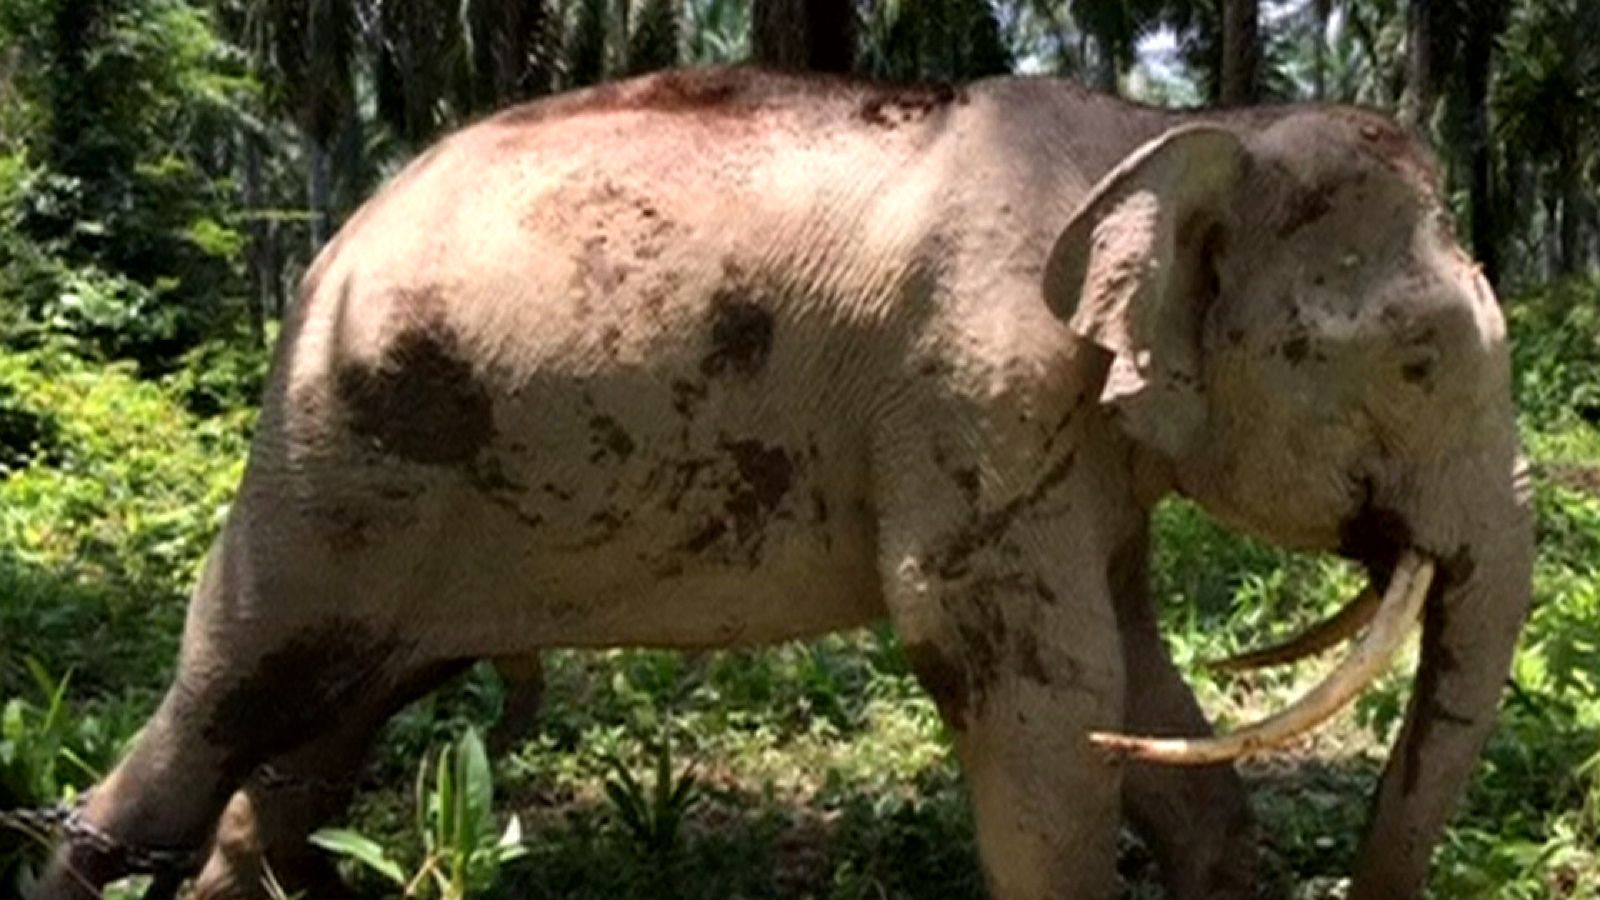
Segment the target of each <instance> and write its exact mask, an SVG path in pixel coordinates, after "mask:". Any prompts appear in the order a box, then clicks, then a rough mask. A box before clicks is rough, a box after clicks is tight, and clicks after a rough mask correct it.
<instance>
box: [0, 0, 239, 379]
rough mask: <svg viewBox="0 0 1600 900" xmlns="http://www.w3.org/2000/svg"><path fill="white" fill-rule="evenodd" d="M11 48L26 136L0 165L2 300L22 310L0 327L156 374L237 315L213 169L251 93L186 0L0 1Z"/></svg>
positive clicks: (235, 264)
mask: <svg viewBox="0 0 1600 900" xmlns="http://www.w3.org/2000/svg"><path fill="white" fill-rule="evenodd" d="M5 45H10V46H12V47H14V48H15V49H16V52H17V53H19V54H20V58H21V60H22V62H23V72H24V73H26V74H25V75H24V76H22V77H20V78H18V79H17V80H16V82H15V85H16V87H17V97H16V98H15V99H14V100H13V104H14V108H16V109H25V110H26V111H27V112H26V114H25V115H24V117H25V118H26V120H27V122H28V124H29V126H30V127H29V130H28V132H26V133H25V135H24V137H23V139H22V140H21V141H20V142H19V143H18V144H17V145H16V146H14V147H13V148H11V150H10V153H9V155H8V156H7V157H5V158H4V162H0V204H3V207H4V208H3V209H0V296H6V297H8V298H10V300H11V302H13V303H16V304H17V305H16V307H14V308H13V310H12V311H11V312H10V314H9V315H8V317H7V318H8V319H9V321H5V322H0V325H3V326H4V327H5V328H6V330H7V331H8V332H11V333H16V332H17V331H24V332H27V331H36V330H45V331H50V332H55V333H63V334H69V335H72V336H74V337H77V338H80V339H82V340H85V341H87V342H89V343H90V344H91V345H92V346H94V347H96V348H98V349H99V350H101V351H102V352H105V353H107V354H109V355H112V356H131V357H133V358H136V359H139V360H141V361H143V362H145V363H147V364H150V365H155V366H158V367H160V366H164V365H166V364H167V363H168V362H170V359H171V357H172V354H173V351H174V349H175V348H181V347H183V346H186V345H187V344H188V343H189V342H192V341H193V340H195V339H196V338H197V337H198V336H200V335H202V334H205V333H208V332H211V331H213V330H215V329H217V328H219V327H225V326H226V325H227V323H229V322H232V321H235V320H237V319H238V318H239V317H240V315H241V313H242V311H243V306H242V304H241V303H239V302H238V298H237V295H238V293H239V291H240V288H241V280H240V277H239V275H240V270H241V261H242V249H243V244H242V238H241V236H240V234H239V232H238V230H237V226H236V222H235V218H234V216H235V214H234V212H233V211H232V205H231V202H230V199H229V193H230V184H231V183H230V179H229V173H228V167H227V165H226V164H225V163H224V162H223V160H224V159H225V158H226V150H227V148H228V147H229V146H230V145H231V143H232V141H233V131H232V129H233V128H234V127H235V123H236V119H235V113H234V109H235V107H236V105H237V104H238V103H239V102H240V101H241V99H242V98H243V97H244V96H246V95H247V94H248V92H249V90H250V88H249V84H248V82H246V81H245V80H243V78H242V77H241V75H240V71H241V66H240V65H239V61H238V59H237V57H236V56H234V55H232V54H231V52H230V50H229V49H228V48H227V47H226V45H224V44H223V43H222V42H221V41H219V40H218V39H217V37H216V36H215V34H214V33H213V29H212V25H211V22H210V20H209V18H208V17H207V15H206V14H205V13H204V12H203V11H202V10H200V9H198V8H196V7H194V6H192V5H190V4H189V3H188V2H185V0H35V2H29V3H21V4H15V5H13V4H7V5H6V8H5V11H4V12H0V46H5ZM19 115H23V114H19Z"/></svg>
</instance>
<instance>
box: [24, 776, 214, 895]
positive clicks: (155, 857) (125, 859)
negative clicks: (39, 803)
mask: <svg viewBox="0 0 1600 900" xmlns="http://www.w3.org/2000/svg"><path fill="white" fill-rule="evenodd" d="M88 799H89V794H88V792H84V793H83V794H80V795H79V796H78V800H77V802H76V803H70V804H69V803H61V804H58V805H56V806H53V807H44V808H40V809H12V810H5V811H3V812H0V827H4V828H11V829H16V830H20V831H24V832H27V833H29V834H34V835H41V836H42V835H44V834H46V833H49V832H56V831H59V832H60V833H61V835H62V836H63V837H64V838H66V840H67V842H68V843H69V844H71V845H73V846H74V847H85V848H88V849H89V850H92V851H93V852H95V853H97V854H99V855H101V856H106V857H111V858H113V859H116V860H117V861H118V862H120V864H121V868H122V869H123V870H124V871H126V872H129V873H132V874H154V875H161V874H168V873H189V872H193V871H195V870H196V869H198V868H199V867H200V864H201V863H203V862H204V861H205V859H204V858H203V856H202V851H200V850H195V849H188V848H185V849H178V848H173V847H140V846H135V845H132V844H126V843H123V842H122V841H119V840H117V839H116V838H114V837H112V836H111V835H110V834H108V833H107V832H106V831H105V830H104V829H102V828H100V827H99V826H97V825H94V824H93V823H91V822H90V821H89V820H88V819H86V818H84V816H83V807H84V804H85V803H86V802H87V801H88Z"/></svg>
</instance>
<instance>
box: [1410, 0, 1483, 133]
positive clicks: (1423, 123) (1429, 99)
mask: <svg viewBox="0 0 1600 900" xmlns="http://www.w3.org/2000/svg"><path fill="white" fill-rule="evenodd" d="M1456 12H1457V7H1456V0H1411V5H1410V6H1409V7H1408V8H1407V11H1406V61H1407V71H1406V92H1405V95H1404V96H1402V97H1401V98H1400V120H1401V121H1403V122H1405V123H1406V124H1407V125H1409V126H1411V127H1412V128H1413V129H1415V130H1416V131H1419V132H1425V131H1426V130H1427V129H1428V127H1429V125H1430V123H1431V122H1432V121H1433V112H1434V109H1435V108H1437V107H1438V105H1439V94H1440V92H1441V90H1442V86H1443V85H1444V82H1445V73H1446V72H1447V71H1449V68H1450V65H1451V64H1452V62H1453V61H1454V57H1455V49H1456V48H1455V29H1454V28H1453V27H1452V25H1453V23H1454V21H1455V14H1456ZM1474 30H1475V31H1476V29H1474Z"/></svg>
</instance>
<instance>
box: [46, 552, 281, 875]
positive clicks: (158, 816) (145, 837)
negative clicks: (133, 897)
mask: <svg viewBox="0 0 1600 900" xmlns="http://www.w3.org/2000/svg"><path fill="white" fill-rule="evenodd" d="M222 555H223V552H222V542H218V545H217V546H216V547H214V548H213V550H212V555H211V557H210V559H208V561H207V564H206V567H205V570H204V572H203V573H202V575H201V579H200V584H199V586H198V587H197V589H196V599H195V603H196V604H200V603H205V602H208V598H209V597H213V596H215V595H218V594H220V593H223V592H225V591H227V590H228V587H229V586H228V584H227V575H226V571H225V570H226V568H227V566H226V564H225V561H224V560H223V559H222ZM235 696H237V695H236V693H235V688H234V686H233V685H232V684H231V682H230V681H229V680H227V679H226V678H225V677H224V673H222V672H221V671H219V670H217V669H216V668H215V667H212V666H208V665H205V664H204V663H203V662H202V661H201V660H200V659H198V658H197V656H196V655H195V654H193V653H191V652H189V649H188V648H187V647H186V649H185V653H184V656H183V658H182V659H181V660H180V661H179V671H178V674H177V677H176V678H175V680H174V682H173V684H172V686H171V687H170V688H169V689H168V691H167V694H166V696H165V698H164V699H163V700H162V702H161V705H160V707H159V708H158V709H157V710H156V713H155V715H154V716H152V717H151V719H150V720H149V722H147V723H146V725H145V727H144V729H143V731H142V732H141V733H140V735H139V738H138V740H137V742H136V743H135V744H134V746H133V748H132V750H131V751H130V752H129V753H128V755H127V757H126V758H124V759H123V760H122V762H121V763H119V764H118V765H117V767H116V768H115V769H114V770H112V772H111V773H110V774H109V775H108V776H107V777H106V778H105V779H104V780H103V781H102V782H101V783H100V784H98V785H97V786H96V787H95V788H94V790H93V791H92V792H91V793H90V794H89V796H88V798H87V801H86V802H85V804H84V806H83V808H82V809H81V810H80V811H79V816H80V827H78V828H76V829H68V836H67V838H66V839H64V840H63V842H62V844H61V845H60V846H59V847H58V848H57V849H56V852H55V855H54V857H53V858H52V860H51V863H50V865H49V867H48V869H47V870H46V872H45V875H44V877H43V878H42V879H41V880H40V882H39V884H38V885H37V887H36V888H35V890H34V894H33V896H34V897H35V898H36V900H69V898H71V900H79V898H82V900H88V898H95V897H99V896H100V889H101V887H102V886H103V885H105V884H106V883H107V882H110V881H115V880H117V879H118V878H122V877H124V876H126V875H128V874H133V873H134V872H135V871H137V870H140V869H142V868H145V867H144V866H141V865H140V864H139V859H138V858H139V857H160V858H161V859H162V860H163V861H165V862H166V863H167V865H165V867H164V869H165V870H164V871H162V872H160V873H159V874H161V875H162V876H163V878H162V879H161V880H162V881H163V883H170V882H171V881H172V880H173V876H175V875H182V874H184V870H192V868H194V867H195V866H198V864H199V861H200V857H201V853H202V852H203V850H204V848H205V847H206V845H207V843H208V842H209V841H210V839H211V831H212V827H213V826H214V824H215V823H216V819H217V815H218V813H220V812H221V810H222V808H223V805H224V804H225V803H226V802H227V799H228V795H229V794H231V793H232V792H233V790H234V788H235V787H236V786H237V784H238V783H239V781H240V779H242V777H243V775H244V773H245V772H248V771H249V769H250V768H252V767H253V766H254V765H255V764H256V762H258V759H257V757H256V750H255V748H254V746H253V745H252V744H251V743H250V742H248V741H241V740H236V739H234V736H233V735H232V734H231V733H230V732H229V730H228V729H225V728H222V727H220V725H221V724H222V723H223V722H224V721H225V720H226V714H227V710H229V708H230V705H229V704H230V698H231V697H235Z"/></svg>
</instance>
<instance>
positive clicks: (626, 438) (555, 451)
mask: <svg viewBox="0 0 1600 900" xmlns="http://www.w3.org/2000/svg"><path fill="white" fill-rule="evenodd" d="M596 393H597V394H600V395H601V397H602V398H603V397H604V392H603V391H597V392H596ZM578 396H579V397H580V399H579V400H578V401H577V402H576V405H575V406H574V405H573V401H572V400H570V399H567V398H562V399H563V400H565V401H566V402H565V403H562V402H560V401H557V400H555V399H554V398H552V402H551V403H549V404H546V405H544V410H545V412H544V414H543V415H542V416H541V417H538V418H533V417H528V418H524V419H522V420H521V422H523V423H526V427H525V428H520V429H519V428H516V427H514V425H515V424H517V422H516V420H515V419H512V418H511V417H505V418H503V419H502V423H503V424H504V426H505V427H502V429H501V430H500V433H499V435H498V437H497V440H496V442H495V444H494V446H493V447H492V448H491V450H490V452H488V453H486V454H484V455H483V456H482V457H481V458H480V459H479V460H478V462H477V463H476V464H475V466H474V471H473V474H472V475H470V476H469V477H468V478H466V479H465V484H463V485H461V486H460V488H459V489H458V491H457V496H458V497H459V498H460V499H459V500H458V501H457V503H455V504H453V512H452V513H451V514H449V515H448V517H447V522H448V524H447V525H446V526H445V527H444V528H443V529H442V536H443V539H444V543H446V544H449V545H451V546H452V547H454V548H455V549H453V550H452V551H450V553H449V556H451V557H452V558H454V559H459V560H461V561H462V564H461V565H460V566H458V567H455V574H454V575H452V576H451V577H450V578H447V579H445V581H446V582H447V583H450V584H452V585H467V584H471V583H474V582H478V583H480V584H479V587H477V588H476V589H474V590H473V591H472V596H470V597H463V599H462V603H466V604H470V605H471V606H473V607H474V608H482V606H483V605H484V604H489V605H492V606H493V607H494V608H495V609H494V612H493V613H492V614H491V615H489V616H487V617H486V618H487V619H489V620H491V621H492V622H494V623H495V624H494V625H493V626H492V627H486V628H483V629H473V630H475V631H479V632H480V638H481V639H482V640H484V641H491V642H492V641H500V642H502V643H510V644H525V643H528V642H535V643H537V644H538V645H542V646H557V645H590V646H593V645H650V646H713V645H715V646H722V645H730V644H740V643H759V642H770V641H776V640H784V639H788V638H795V637H804V636H808V635H814V634H818V633H822V632H826V631H830V630H837V629H841V628H849V627H855V626H859V625H862V624H865V623H867V622H870V621H871V620H873V619H875V618H877V617H879V616H880V615H881V614H882V610H883V603H882V599H881V592H880V588H879V579H878V574H877V561H876V557H877V548H876V523H875V517H874V515H873V513H872V505H871V503H870V502H869V498H868V496H867V487H866V485H867V477H866V460H865V456H866V453H865V450H864V448H863V447H862V446H861V444H862V442H861V441H860V440H859V439H858V438H857V437H856V435H855V434H854V433H853V432H852V431H850V430H848V429H845V428H843V427H840V426H838V425H837V424H835V423H831V422H828V421H826V420H823V419H820V418H812V417H808V416H803V415H790V416H779V415H763V414H762V413H761V412H759V411H756V410H752V409H750V408H749V407H748V406H746V407H744V408H740V409H737V410H734V409H730V408H728V407H730V406H732V404H724V405H723V409H720V410H718V411H716V412H713V413H708V414H707V415H705V416H702V417H701V418H699V419H698V420H694V421H692V422H686V421H685V420H684V419H683V418H682V417H678V416H675V415H673V416H664V417H663V416H660V415H656V414H653V413H652V412H651V411H650V410H648V409H647V410H642V411H635V410H637V409H638V408H637V407H634V408H632V409H630V408H629V407H628V406H627V405H626V404H624V403H620V402H618V403H613V404H609V405H602V404H603V399H597V400H591V401H586V400H583V399H581V397H582V395H581V394H580V395H578ZM717 399H718V397H717V395H716V393H715V392H712V393H711V396H710V398H709V401H708V402H715V401H716V400H717ZM663 405H666V404H663ZM797 405H798V404H795V403H782V404H778V403H774V404H771V406H770V407H769V408H788V409H794V408H796V406H797ZM668 408H669V409H670V406H668ZM657 409H659V406H658V407H657ZM735 412H736V413H737V414H735ZM451 606H452V607H453V608H460V607H461V604H451ZM492 649H493V650H495V651H496V652H510V651H512V650H516V649H521V648H520V647H516V646H496V647H494V648H492Z"/></svg>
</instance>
